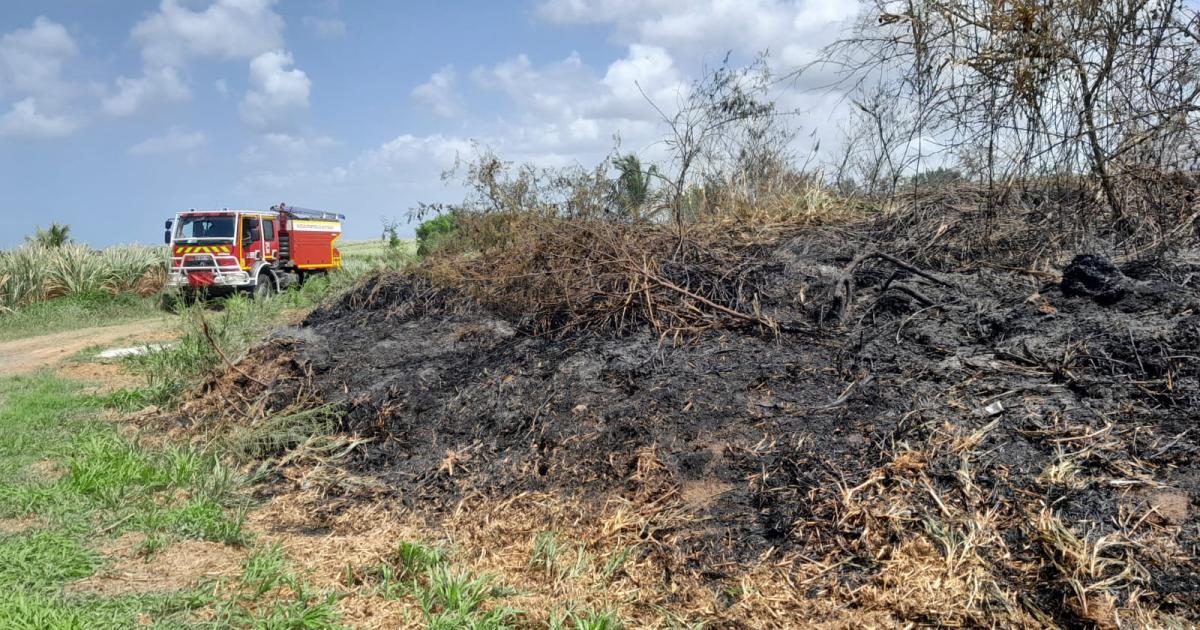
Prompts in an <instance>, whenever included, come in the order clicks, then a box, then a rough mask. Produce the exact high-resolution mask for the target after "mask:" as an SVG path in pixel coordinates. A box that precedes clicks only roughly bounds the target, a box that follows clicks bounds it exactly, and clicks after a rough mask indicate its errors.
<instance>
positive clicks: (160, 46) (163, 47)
mask: <svg viewBox="0 0 1200 630" xmlns="http://www.w3.org/2000/svg"><path fill="white" fill-rule="evenodd" d="M188 4H189V3H188V2H186V0H162V2H161V3H160V4H159V8H158V11H157V12H155V13H153V14H151V15H150V16H148V17H147V18H145V19H143V20H142V21H141V22H138V23H137V24H136V25H135V26H134V27H133V30H132V32H131V33H130V37H131V38H132V39H133V41H135V42H137V43H138V44H140V45H141V52H142V76H140V77H135V78H129V77H124V76H122V77H119V78H118V79H117V80H116V85H115V88H114V90H113V91H112V92H111V93H110V94H109V95H108V96H106V97H105V98H104V99H103V101H102V108H103V109H104V111H105V112H106V113H108V114H110V115H112V116H129V115H132V114H135V113H137V112H139V111H142V110H144V109H145V108H146V107H148V106H150V105H152V104H155V103H161V102H169V101H182V100H186V99H188V98H189V97H190V96H191V90H190V89H189V88H188V85H187V83H186V79H185V72H186V68H187V64H188V63H189V61H191V60H192V59H198V58H204V59H218V60H223V61H236V60H240V59H257V58H259V57H261V56H262V55H264V54H267V53H270V52H272V51H283V50H284V40H283V29H284V22H283V18H282V17H280V16H279V14H277V13H275V11H274V9H273V7H274V5H275V0H216V1H215V2H212V3H211V4H209V5H207V6H206V7H204V8H203V9H196V10H193V9H192V8H189V6H188ZM279 54H287V53H286V52H283V53H279ZM251 69H252V71H253V65H252V66H251ZM295 72H299V71H298V70H297V71H295ZM301 75H303V73H301ZM216 85H217V90H218V91H219V92H220V91H222V86H223V85H224V82H223V81H218V83H217V84H216ZM222 93H223V92H222ZM248 96H249V95H248ZM256 98H258V97H256ZM305 101H306V102H307V94H306V95H305Z"/></svg>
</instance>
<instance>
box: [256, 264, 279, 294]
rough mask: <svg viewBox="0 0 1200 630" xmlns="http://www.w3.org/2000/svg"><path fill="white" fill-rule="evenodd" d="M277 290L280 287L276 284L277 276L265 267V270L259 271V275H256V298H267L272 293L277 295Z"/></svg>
mask: <svg viewBox="0 0 1200 630" xmlns="http://www.w3.org/2000/svg"><path fill="white" fill-rule="evenodd" d="M277 290H278V287H277V286H276V284H275V277H274V276H272V275H271V272H270V271H267V270H265V269H264V270H263V271H260V272H258V275H257V276H255V277H254V293H253V296H254V299H256V300H265V299H267V298H269V297H271V296H272V295H275V293H276V291H277Z"/></svg>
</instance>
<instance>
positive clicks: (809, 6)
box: [538, 0, 858, 61]
mask: <svg viewBox="0 0 1200 630" xmlns="http://www.w3.org/2000/svg"><path fill="white" fill-rule="evenodd" d="M857 11H858V4H857V3H855V2H849V1H847V0H544V1H543V2H542V4H541V5H540V6H539V7H538V14H539V15H540V16H541V17H543V18H544V19H547V20H549V21H551V22H555V23H560V24H609V25H612V26H614V27H615V28H616V37H617V39H618V40H621V41H624V42H626V43H642V44H654V45H657V46H661V47H663V48H665V49H667V50H670V51H671V52H672V53H675V54H677V55H681V54H682V53H685V52H686V53H687V57H689V58H695V59H702V58H704V57H705V56H706V55H708V56H715V57H713V58H710V59H709V61H719V60H720V56H722V55H724V53H725V52H726V51H730V50H732V51H735V52H741V53H749V54H752V53H754V52H757V51H761V50H765V49H771V50H772V51H781V50H782V49H783V48H785V47H787V46H789V45H792V46H794V45H795V44H796V43H797V42H804V43H805V44H806V45H807V46H809V47H811V48H820V47H821V46H824V45H825V44H827V43H829V42H830V41H832V39H833V38H834V37H835V36H836V35H837V33H838V29H837V28H836V25H837V24H838V23H840V22H843V21H845V20H847V19H849V18H851V17H853V16H854V15H856V14H857ZM831 27H832V28H831Z"/></svg>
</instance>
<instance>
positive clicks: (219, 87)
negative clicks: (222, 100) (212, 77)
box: [213, 79, 229, 96]
mask: <svg viewBox="0 0 1200 630" xmlns="http://www.w3.org/2000/svg"><path fill="white" fill-rule="evenodd" d="M213 89H215V90H216V91H217V94H220V95H221V96H229V85H228V84H227V83H225V79H217V80H216V81H214V82H213Z"/></svg>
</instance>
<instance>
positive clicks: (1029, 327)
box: [193, 221, 1200, 627]
mask: <svg viewBox="0 0 1200 630" xmlns="http://www.w3.org/2000/svg"><path fill="white" fill-rule="evenodd" d="M897 225H900V223H899V222H896V221H893V222H892V223H891V224H889V227H888V229H889V230H893V231H895V230H897V229H898V228H896V226H897ZM904 229H905V230H907V231H906V232H905V234H913V233H917V232H919V231H920V229H919V226H917V227H913V223H912V222H911V221H910V222H909V224H908V226H907V227H905V228H904ZM660 231H661V232H663V234H662V236H661V237H662V238H663V239H664V243H668V242H671V240H672V239H674V238H676V237H675V236H673V235H671V234H670V232H669V230H666V229H665V228H664V229H661V230H660ZM563 232H564V229H563V228H561V227H560V228H558V229H556V230H555V232H554V236H553V237H546V238H552V239H553V243H551V244H549V245H548V244H547V243H546V242H542V243H541V247H542V248H543V251H544V252H545V253H544V255H545V256H546V259H545V260H542V261H540V262H534V263H529V264H530V265H533V266H535V267H536V266H537V265H542V266H543V267H544V271H552V270H553V269H554V268H555V266H556V265H561V264H562V260H561V257H570V256H572V254H571V252H572V251H573V250H571V249H570V247H566V246H564V245H563V241H562V240H561V239H564V238H566V237H564V236H563ZM885 232H886V230H883V229H881V228H880V225H879V223H878V222H875V223H867V224H859V225H857V226H854V227H853V228H850V227H847V226H844V225H843V226H828V225H827V226H819V227H814V226H805V227H797V228H792V229H784V230H775V231H772V232H770V233H769V234H767V235H766V236H763V237H762V238H759V239H753V238H751V239H746V238H745V237H744V236H739V237H738V238H736V239H735V238H733V237H729V238H724V239H721V238H720V237H718V238H717V239H716V240H711V239H710V240H709V241H705V244H703V245H702V244H700V242H699V241H697V242H695V243H690V244H684V243H683V242H682V241H680V242H678V243H677V244H676V245H675V246H676V247H677V248H678V249H677V251H676V253H675V254H674V255H672V256H671V258H670V259H669V260H655V259H652V258H648V257H647V258H642V259H640V260H639V259H638V258H637V257H636V256H632V255H630V250H628V249H623V248H625V247H626V246H627V244H628V243H629V242H630V241H631V239H630V238H629V237H628V236H627V235H617V236H614V232H612V231H611V230H608V231H604V232H602V233H596V232H593V233H591V236H592V238H593V239H594V240H593V242H592V243H591V244H587V247H590V248H591V250H599V251H601V252H603V254H602V255H598V254H595V253H594V251H593V253H591V254H579V256H578V257H576V258H575V259H573V260H574V262H575V263H579V262H580V261H581V260H585V261H586V262H587V270H586V271H585V272H583V273H584V274H585V275H588V274H590V275H588V277H590V278H592V279H593V282H594V284H593V285H589V286H590V287H592V289H591V290H590V291H589V292H583V293H582V294H581V295H570V296H567V297H564V298H563V299H557V300H555V299H537V300H534V299H531V298H530V296H531V295H537V296H542V297H543V298H544V296H546V295H547V292H546V287H545V284H544V281H542V282H543V284H541V285H538V284H536V283H533V284H530V283H526V282H525V281H521V284H520V285H519V287H514V284H513V283H514V281H513V280H512V279H511V278H512V277H514V276H515V275H517V274H508V275H506V276H505V280H504V281H503V282H498V281H495V280H494V277H493V276H488V277H483V276H472V275H471V274H470V273H463V274H462V276H458V277H456V281H455V282H446V281H444V277H442V280H441V281H439V276H438V275H437V274H436V273H431V272H430V271H429V267H428V266H427V267H426V268H425V269H417V270H415V271H413V272H409V273H397V274H387V275H380V276H376V277H373V278H370V279H368V280H367V281H366V282H364V283H362V284H360V285H359V286H358V287H356V288H355V289H354V290H353V291H351V292H350V293H348V294H346V295H344V296H343V297H342V298H341V299H340V300H339V301H338V302H336V303H334V304H332V305H330V306H328V307H325V308H322V309H318V310H317V311H315V312H313V313H312V314H311V315H310V316H309V317H308V319H307V320H306V321H305V323H304V325H303V326H301V327H299V328H297V329H290V330H285V331H282V332H280V333H279V336H280V337H281V338H282V339H281V340H277V341H276V342H274V343H273V344H271V345H270V346H264V347H263V348H262V349H261V350H259V351H258V352H257V353H256V354H252V355H251V357H250V358H249V360H250V361H254V362H259V363H261V362H264V361H266V362H273V363H274V364H275V365H276V366H277V367H278V375H277V377H276V378H275V379H274V380H272V381H271V382H269V383H265V384H266V385H269V387H266V388H264V387H262V385H264V383H254V382H250V381H249V380H247V379H246V378H245V377H244V376H242V375H239V374H236V373H232V372H231V373H230V374H229V375H227V376H226V377H224V379H223V380H218V381H215V382H214V383H212V384H211V386H210V388H209V391H208V393H207V394H206V397H205V398H203V399H202V400H201V401H200V403H198V405H197V406H195V407H193V410H204V409H207V410H208V411H207V412H205V413H207V415H209V416H221V415H224V416H225V417H226V418H227V419H228V418H229V417H231V415H239V414H245V413H247V411H249V413H250V415H251V416H252V418H253V417H258V418H265V417H267V416H269V415H270V414H271V413H273V412H279V411H281V410H284V409H288V408H290V407H292V406H293V405H294V404H295V402H296V401H297V400H305V401H309V404H322V405H334V406H336V407H337V408H338V409H340V410H342V411H343V412H344V416H343V420H342V426H341V429H342V430H343V431H345V432H348V433H353V434H356V435H358V436H360V437H365V438H370V439H371V440H372V441H371V442H370V444H368V445H367V446H365V447H363V448H362V449H361V450H360V451H358V452H357V454H356V455H354V457H353V459H352V460H350V463H348V464H347V466H349V467H350V468H351V469H352V470H353V471H354V472H356V473H370V474H372V475H375V476H377V477H378V478H379V479H381V480H382V481H383V482H384V484H385V486H386V494H387V495H388V496H391V497H392V498H394V499H395V500H399V501H402V502H403V503H404V504H405V505H406V506H408V508H410V509H412V510H415V511H419V512H421V513H424V514H428V515H429V516H430V517H431V518H433V519H434V520H435V521H436V519H437V518H439V516H438V515H448V514H450V513H451V512H455V511H456V510H458V511H461V510H462V509H464V506H466V509H471V506H478V505H481V502H484V503H485V502H487V501H504V500H506V498H510V497H514V496H519V495H522V493H548V494H551V495H555V496H561V497H566V498H569V499H570V500H571V501H575V502H578V503H580V504H581V505H584V506H588V510H586V511H585V512H583V513H582V514H581V515H580V517H579V518H580V519H582V520H587V519H589V518H592V519H595V520H597V521H599V520H601V519H603V518H605V514H606V513H607V512H609V511H611V507H612V505H613V502H614V501H617V502H619V503H620V504H621V505H628V506H635V508H636V511H638V513H639V514H641V515H642V520H641V521H640V522H641V525H640V527H639V531H638V532H637V538H638V539H639V540H641V541H643V542H644V544H643V545H642V546H641V547H640V549H641V551H640V552H639V553H641V554H642V556H643V559H644V560H646V561H648V562H650V563H651V564H652V565H653V566H654V567H656V570H657V571H659V572H660V575H659V578H660V579H661V580H662V583H663V585H665V586H664V588H667V589H668V590H672V589H673V586H672V583H673V582H678V583H679V584H680V585H681V586H680V588H681V589H683V588H684V587H683V586H682V585H683V584H685V583H686V584H694V585H700V586H699V587H698V588H701V589H708V592H709V595H708V596H707V601H703V602H701V601H700V600H705V599H706V598H705V597H704V596H697V595H694V594H693V595H689V596H683V595H678V594H676V595H673V596H667V597H666V599H665V601H667V602H668V603H669V602H671V601H672V600H674V603H676V604H678V605H680V606H681V607H682V608H685V609H690V610H692V611H702V612H698V613H697V614H703V615H704V616H706V617H708V618H709V619H710V620H713V621H714V622H716V624H717V625H721V624H722V623H723V624H725V625H728V626H741V625H768V626H769V625H772V623H776V624H777V623H783V624H784V625H787V623H788V622H787V621H786V620H787V619H789V618H790V619H792V622H799V621H801V620H803V621H804V622H805V623H814V624H815V623H820V622H824V623H829V624H834V625H836V623H838V620H842V621H843V622H844V621H845V620H846V619H854V618H856V617H855V616H857V615H868V614H870V615H876V616H875V617H870V618H871V619H873V620H874V622H875V623H878V624H882V625H892V624H896V625H903V624H904V623H908V622H916V623H926V624H957V625H962V624H965V625H1001V626H1029V627H1034V626H1044V625H1060V626H1066V627H1083V626H1099V627H1117V626H1118V625H1122V624H1124V625H1128V624H1134V625H1138V624H1150V625H1169V624H1171V623H1177V624H1181V626H1182V625H1186V624H1187V623H1194V622H1196V621H1197V620H1198V619H1200V613H1198V611H1200V599H1198V598H1197V593H1198V589H1200V572H1198V571H1200V569H1198V565H1197V560H1196V557H1197V553H1198V550H1197V549H1196V542H1195V541H1196V540H1198V539H1200V519H1197V518H1196V516H1195V514H1196V501H1197V498H1198V497H1200V464H1197V461H1196V457H1197V454H1198V453H1200V433H1198V432H1197V431H1196V429H1195V421H1196V420H1195V419H1196V418H1197V417H1200V356H1198V355H1200V290H1198V285H1200V264H1197V263H1196V262H1194V259H1192V258H1189V257H1188V256H1187V255H1182V254H1173V255H1169V256H1159V257H1156V258H1153V259H1148V258H1140V257H1128V256H1127V257H1117V256H1114V257H1110V256H1108V255H1106V254H1107V253H1111V248H1110V250H1109V251H1107V252H1106V251H1104V248H1101V247H1097V248H1096V249H1095V250H1093V251H1078V250H1077V251H1068V250H1067V249H1066V248H1064V249H1063V250H1062V251H1061V252H1060V253H1059V255H1058V257H1057V259H1058V260H1061V261H1063V263H1067V262H1068V261H1069V264H1066V265H1065V266H1064V267H1060V268H1058V269H1056V268H1054V266H1053V264H1051V265H1043V266H1042V267H1041V268H1040V269H1031V268H1028V267H1030V266H1031V264H1030V261H1031V260H1033V258H1034V257H1036V254H1034V253H1032V252H1027V253H1028V254H1030V257H1027V258H1025V259H1021V258H1020V257H1019V256H1016V255H1013V256H1012V257H1011V258H1012V259H1011V260H1004V261H1002V262H1003V263H1004V264H1001V265H990V264H964V262H963V260H962V256H961V255H959V254H961V250H955V253H956V255H955V256H947V255H944V252H943V253H942V254H939V253H938V252H937V251H936V250H934V249H931V248H929V247H921V248H915V247H913V246H912V245H911V243H913V242H914V240H913V239H912V238H898V237H897V236H896V234H895V233H892V234H891V236H889V237H888V240H883V239H882V238H881V234H884V233H885ZM951 236H952V235H951ZM568 241H569V242H570V243H587V238H586V235H580V234H575V235H574V236H573V237H571V238H569V239H568ZM595 243H599V244H598V245H596V244H595ZM613 243H622V244H624V245H621V246H619V247H618V246H614V245H612V244H613ZM713 243H719V245H714V244H713ZM1063 245H1065V246H1066V247H1069V246H1070V245H1072V244H1071V243H1064V244H1063ZM687 248H691V249H690V250H689V249H687ZM668 249H669V248H668ZM530 251H537V248H536V247H535V248H533V249H532V250H530ZM580 251H582V250H580ZM680 252H682V255H680ZM689 252H690V253H689ZM1076 254H1078V255H1076ZM526 256H527V258H536V255H535V254H529V253H528V252H527V253H526ZM1122 258H1124V262H1120V263H1117V262H1114V260H1121V259H1122ZM1043 260H1045V259H1043ZM1051 260H1053V259H1051ZM629 261H633V262H634V263H635V264H632V265H629V264H626V263H627V262H629ZM459 264H460V265H462V266H463V268H467V269H469V268H470V266H471V265H472V264H477V263H472V262H470V261H466V262H461V263H459ZM493 264H496V263H494V262H493ZM576 266H578V265H576ZM435 271H436V268H435ZM622 274H623V275H622ZM618 276H619V277H620V278H623V280H620V281H615V280H614V281H613V282H611V283H609V282H608V280H612V279H613V278H616V277H618ZM556 286H558V285H556ZM596 287H600V288H596ZM518 289H519V290H518ZM555 290H556V291H560V293H553V292H551V295H565V294H562V293H561V286H559V287H558V288H557V289H555ZM506 292H507V293H506ZM505 295H511V296H513V297H512V301H511V302H507V303H506V302H505V301H504V296H505ZM621 296H624V301H622V300H621ZM567 298H569V299H567ZM531 305H532V306H531ZM598 314H600V315H598ZM583 321H586V322H592V323H595V322H597V321H599V322H602V325H595V326H585V325H581V322H583ZM280 343H282V344H283V345H284V346H285V347H286V348H287V349H288V351H287V352H286V353H285V356H283V357H282V358H279V357H278V348H279V346H280ZM247 390H249V391H250V392H251V394H252V395H249V396H248V395H247V394H246V391H247ZM232 391H238V392H240V393H239V394H238V395H237V397H236V398H237V399H238V400H241V401H245V404H238V405H234V406H232V407H228V406H227V407H226V408H225V412H224V413H223V414H213V413H212V410H213V409H214V408H215V407H214V406H213V405H214V404H227V402H228V401H230V400H233V398H234V397H233V396H231V395H230V392H232ZM253 394H256V395H257V397H255V396H254V395H253ZM372 496H373V497H374V498H376V499H377V498H378V497H377V495H372ZM339 500H340V501H343V502H344V501H354V500H357V499H355V497H354V496H353V493H352V492H351V493H350V494H348V495H347V496H344V497H343V498H342V499H339ZM331 509H337V508H336V507H334V508H331ZM527 527H528V528H529V531H530V532H535V531H536V530H537V529H538V527H539V524H538V523H536V522H529V523H527ZM767 561H769V562H770V563H771V564H772V566H774V567H776V568H777V569H778V571H779V572H778V573H777V574H776V575H777V576H779V579H783V580H786V581H788V582H793V584H792V585H791V586H789V587H784V586H782V585H780V588H790V589H791V591H790V593H789V595H788V597H789V601H790V602H791V603H790V604H789V606H790V607H789V608H788V610H789V613H788V614H792V615H795V616H794V617H784V618H783V619H784V621H782V622H781V621H779V620H778V619H776V620H775V621H774V622H770V621H763V619H765V617H760V616H759V615H761V614H762V611H756V610H755V609H754V608H753V607H752V606H746V605H739V601H738V599H739V597H738V596H737V595H736V594H731V593H732V591H730V590H729V588H728V587H729V585H731V584H738V583H739V580H742V579H743V578H744V575H745V574H746V572H747V567H749V566H754V565H755V564H756V563H762V562H767ZM797 583H798V584H799V585H796V584H797ZM818 602H833V603H834V604H831V605H829V606H825V605H818ZM864 618H866V617H864Z"/></svg>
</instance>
